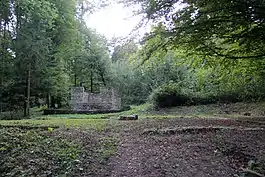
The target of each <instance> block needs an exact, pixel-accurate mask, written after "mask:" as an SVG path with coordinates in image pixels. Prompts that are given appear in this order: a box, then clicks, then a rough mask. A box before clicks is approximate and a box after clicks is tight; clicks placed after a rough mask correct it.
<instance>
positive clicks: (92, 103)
mask: <svg viewBox="0 0 265 177" xmlns="http://www.w3.org/2000/svg"><path fill="white" fill-rule="evenodd" d="M70 105H71V109H72V110H75V111H112V110H113V111H117V110H120V109H121V98H120V96H119V94H118V93H117V92H116V91H115V90H114V89H107V88H100V93H91V92H85V88H84V87H74V88H72V90H71V101H70Z"/></svg>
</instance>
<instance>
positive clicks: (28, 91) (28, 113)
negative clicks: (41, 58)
mask: <svg viewBox="0 0 265 177" xmlns="http://www.w3.org/2000/svg"><path fill="white" fill-rule="evenodd" d="M30 77H31V67H30V64H29V66H28V81H27V82H28V84H27V102H26V103H27V105H26V114H27V115H26V116H27V117H29V115H30Z"/></svg>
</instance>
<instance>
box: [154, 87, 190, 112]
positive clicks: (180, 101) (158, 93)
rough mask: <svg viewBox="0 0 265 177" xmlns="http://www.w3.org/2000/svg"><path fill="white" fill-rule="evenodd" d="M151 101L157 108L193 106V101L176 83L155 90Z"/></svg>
mask: <svg viewBox="0 0 265 177" xmlns="http://www.w3.org/2000/svg"><path fill="white" fill-rule="evenodd" d="M150 101H151V102H152V103H153V105H154V106H155V107H157V108H166V107H173V106H183V105H191V104H192V99H191V97H189V96H187V95H186V94H184V93H182V92H181V89H180V86H179V85H178V84H176V83H169V84H165V85H162V86H160V87H158V88H157V89H155V90H154V91H153V92H152V93H151V95H150Z"/></svg>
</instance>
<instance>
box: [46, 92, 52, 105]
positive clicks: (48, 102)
mask: <svg viewBox="0 0 265 177" xmlns="http://www.w3.org/2000/svg"><path fill="white" fill-rule="evenodd" d="M46 104H47V108H51V106H50V94H49V93H47V96H46Z"/></svg>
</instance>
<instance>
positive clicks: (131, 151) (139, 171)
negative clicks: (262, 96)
mask: <svg viewBox="0 0 265 177" xmlns="http://www.w3.org/2000/svg"><path fill="white" fill-rule="evenodd" d="M262 121H263V120H259V122H258V123H257V121H253V120H251V121H249V122H242V121H235V120H217V119H166V120H153V119H150V120H143V121H137V122H129V121H128V122H120V125H119V126H117V127H116V128H115V130H116V132H115V133H116V135H117V136H118V138H119V140H120V142H119V145H118V151H117V155H116V157H113V158H112V159H111V160H110V163H109V165H108V170H107V171H108V173H107V174H105V175H104V176H111V177H127V176H128V177H129V176H134V177H163V176H166V177H170V176H176V177H178V176H179V177H184V176H185V177H193V176H200V177H207V176H211V177H224V176H227V177H228V176H234V175H235V174H238V172H239V169H240V168H241V167H246V165H247V164H248V162H249V161H250V160H254V161H256V162H259V163H262V159H263V160H264V158H265V157H264V154H265V152H264V151H265V131H264V130H250V129H249V130H247V131H246V130H244V128H245V127H249V128H253V127H259V128H260V127H265V126H264V125H265V124H263V122H262ZM191 126H193V127H195V126H200V127H202V126H205V127H209V126H210V127H211V126H215V127H216V126H222V127H233V129H224V130H220V131H219V130H218V131H204V132H197V133H196V132H195V133H190V132H186V133H175V134H172V135H171V134H166V135H165V134H156V135H154V134H143V132H144V131H145V130H148V129H157V130H161V129H168V128H171V129H172V128H178V127H179V128H181V127H191ZM236 127H238V128H236ZM261 171H262V170H261Z"/></svg>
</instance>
